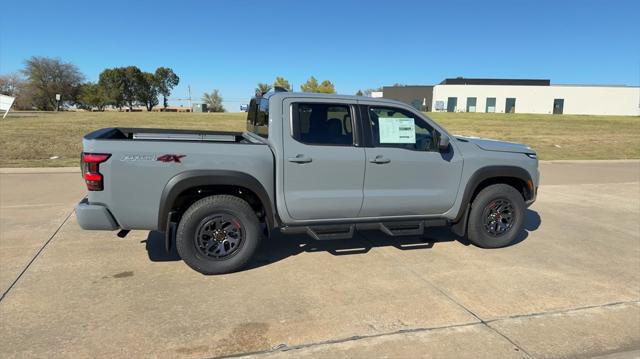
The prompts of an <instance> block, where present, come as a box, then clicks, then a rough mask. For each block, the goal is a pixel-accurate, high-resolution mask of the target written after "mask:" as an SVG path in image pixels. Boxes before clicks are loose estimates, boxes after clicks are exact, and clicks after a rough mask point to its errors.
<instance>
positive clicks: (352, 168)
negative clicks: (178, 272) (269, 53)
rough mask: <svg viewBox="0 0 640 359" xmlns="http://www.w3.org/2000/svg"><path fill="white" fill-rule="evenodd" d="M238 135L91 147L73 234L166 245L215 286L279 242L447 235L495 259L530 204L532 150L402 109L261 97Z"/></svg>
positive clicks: (129, 140)
mask: <svg viewBox="0 0 640 359" xmlns="http://www.w3.org/2000/svg"><path fill="white" fill-rule="evenodd" d="M247 127H248V129H247V131H246V132H243V133H235V132H209V131H184V130H160V129H140V128H105V129H101V130H97V131H94V132H92V133H89V134H87V135H86V136H85V137H84V140H83V146H84V152H83V153H82V173H83V176H84V179H85V182H86V184H87V189H88V191H89V193H88V196H87V197H86V198H85V199H84V200H82V201H81V202H80V203H79V204H78V205H77V207H76V214H77V218H78V223H79V224H80V226H81V227H82V228H84V229H91V230H117V229H120V230H121V231H120V233H119V234H120V235H121V236H123V235H126V232H127V231H128V230H132V229H142V230H155V231H161V232H164V233H165V238H166V247H167V249H170V248H171V246H173V245H175V246H176V247H177V251H178V253H179V255H180V257H181V258H182V259H183V260H184V261H185V262H186V263H187V264H188V265H189V266H191V267H192V268H193V269H195V270H197V271H199V272H201V273H204V274H219V273H227V272H232V271H236V270H239V269H241V268H242V267H243V266H244V265H246V264H247V262H248V261H249V260H250V259H251V257H252V255H253V254H254V252H255V251H256V248H257V247H258V244H259V243H260V241H261V239H262V238H263V237H265V236H268V235H269V234H270V233H272V232H273V231H275V230H279V231H280V232H282V233H306V234H308V235H309V236H311V237H312V238H314V239H316V240H324V239H346V238H350V237H352V236H353V234H354V231H355V230H360V229H378V230H380V231H382V232H384V233H386V234H387V235H389V236H400V235H421V234H422V233H423V231H424V229H425V228H426V227H433V226H447V225H448V226H451V228H452V231H453V232H454V233H455V234H457V235H459V236H465V235H466V236H467V237H468V239H469V240H470V241H471V242H472V243H474V244H476V245H477V246H480V247H483V248H495V247H502V246H506V245H508V244H510V243H511V242H512V241H514V240H515V238H516V237H517V236H518V234H519V232H521V231H522V230H523V226H524V220H525V210H526V207H527V206H528V205H529V204H531V203H533V201H534V200H535V198H536V191H537V186H538V177H539V174H538V160H537V158H536V153H535V152H534V151H533V150H532V149H531V148H529V147H527V146H524V145H520V144H514V143H507V142H500V141H492V140H485V139H478V138H468V137H460V136H454V135H451V134H449V133H448V132H447V131H446V130H445V129H443V128H442V127H440V126H439V125H438V124H437V123H435V122H434V121H433V120H431V119H430V118H428V117H427V116H425V115H424V114H423V113H421V112H418V111H416V110H415V109H414V108H412V107H410V106H408V105H406V104H404V103H401V102H397V101H392V100H387V99H376V98H368V97H356V96H338V95H322V94H311V93H291V92H270V93H268V94H265V95H263V96H257V97H256V98H254V99H252V100H251V103H250V105H249V111H248V116H247Z"/></svg>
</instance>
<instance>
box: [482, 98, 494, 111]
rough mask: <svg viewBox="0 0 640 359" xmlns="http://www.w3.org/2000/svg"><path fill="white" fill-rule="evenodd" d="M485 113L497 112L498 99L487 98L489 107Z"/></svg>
mask: <svg viewBox="0 0 640 359" xmlns="http://www.w3.org/2000/svg"><path fill="white" fill-rule="evenodd" d="M484 112H496V98H495V97H487V106H486V108H485V110H484Z"/></svg>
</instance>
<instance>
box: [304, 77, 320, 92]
mask: <svg viewBox="0 0 640 359" xmlns="http://www.w3.org/2000/svg"><path fill="white" fill-rule="evenodd" d="M300 91H302V92H320V91H318V80H316V78H315V77H313V76H311V77H309V79H308V80H307V82H305V83H303V84H302V85H300Z"/></svg>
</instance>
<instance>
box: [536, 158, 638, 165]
mask: <svg viewBox="0 0 640 359" xmlns="http://www.w3.org/2000/svg"><path fill="white" fill-rule="evenodd" d="M540 163H544V164H554V163H594V164H595V163H640V159H632V160H546V161H540Z"/></svg>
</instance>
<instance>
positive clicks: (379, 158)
mask: <svg viewBox="0 0 640 359" xmlns="http://www.w3.org/2000/svg"><path fill="white" fill-rule="evenodd" d="M369 162H371V163H377V164H384V163H389V162H391V160H390V159H388V158H386V157H384V156H383V155H377V156H376V157H375V158H372V159H370V160H369Z"/></svg>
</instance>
